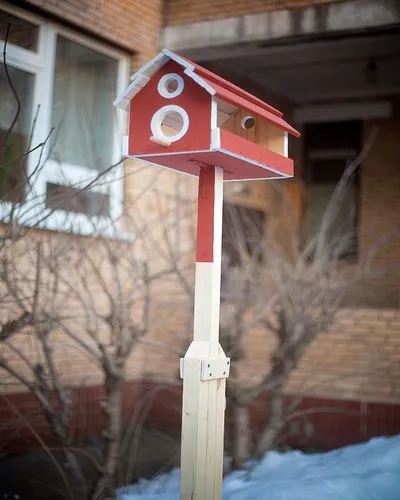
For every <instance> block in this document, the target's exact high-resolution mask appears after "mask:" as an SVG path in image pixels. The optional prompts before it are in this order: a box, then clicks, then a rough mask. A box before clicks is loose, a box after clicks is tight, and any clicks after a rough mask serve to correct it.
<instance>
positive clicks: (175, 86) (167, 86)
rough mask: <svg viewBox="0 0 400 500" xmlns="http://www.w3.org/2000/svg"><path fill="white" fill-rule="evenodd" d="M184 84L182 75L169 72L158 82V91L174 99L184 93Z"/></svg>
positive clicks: (163, 95) (167, 97)
mask: <svg viewBox="0 0 400 500" xmlns="http://www.w3.org/2000/svg"><path fill="white" fill-rule="evenodd" d="M184 86H185V84H184V81H183V78H182V77H181V76H180V75H177V74H176V73H168V74H167V75H164V76H163V77H162V78H161V79H160V81H159V82H158V93H159V94H160V95H161V96H162V97H165V98H166V99H173V98H174V97H177V96H178V95H180V94H181V93H182V91H183V88H184Z"/></svg>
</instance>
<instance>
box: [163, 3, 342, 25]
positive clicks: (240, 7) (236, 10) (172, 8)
mask: <svg viewBox="0 0 400 500" xmlns="http://www.w3.org/2000/svg"><path fill="white" fill-rule="evenodd" d="M335 1H336V2H337V1H342V0H238V1H237V2H232V1H230V0H214V1H213V0H204V1H201V2H200V1H192V0H169V1H168V2H167V8H166V24H167V25H173V24H185V23H193V22H197V21H204V20H209V19H221V18H226V17H236V16H245V15H246V14H257V13H259V12H268V11H271V10H280V9H295V8H301V7H306V6H308V5H316V4H326V3H333V2H335Z"/></svg>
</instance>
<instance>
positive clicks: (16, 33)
mask: <svg viewBox="0 0 400 500" xmlns="http://www.w3.org/2000/svg"><path fill="white" fill-rule="evenodd" d="M9 25H10V30H9V32H8V39H7V42H8V43H10V44H13V45H18V47H22V48H23V49H27V50H33V51H35V52H36V51H37V47H38V38H39V27H38V26H36V25H35V24H32V23H29V22H28V21H25V20H24V19H20V18H19V17H16V16H13V15H11V14H9V13H8V12H4V11H2V10H0V40H5V38H6V33H7V28H8V26H9Z"/></svg>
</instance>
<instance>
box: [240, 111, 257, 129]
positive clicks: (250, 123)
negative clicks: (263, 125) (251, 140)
mask: <svg viewBox="0 0 400 500" xmlns="http://www.w3.org/2000/svg"><path fill="white" fill-rule="evenodd" d="M255 124H256V119H255V118H254V117H253V116H250V115H248V116H245V117H244V118H242V122H241V126H242V128H244V129H245V130H249V129H251V128H253V127H254V125H255Z"/></svg>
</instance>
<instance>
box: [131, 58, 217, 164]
mask: <svg viewBox="0 0 400 500" xmlns="http://www.w3.org/2000/svg"><path fill="white" fill-rule="evenodd" d="M168 73H177V74H179V76H181V77H182V78H183V80H184V85H185V86H184V89H183V92H182V93H181V94H180V95H178V96H177V97H174V98H173V99H167V98H165V97H162V96H161V95H160V94H159V93H158V89H157V86H158V82H159V81H160V78H162V77H163V76H164V75H166V74H168ZM169 105H176V106H180V107H182V108H183V109H184V110H185V111H186V112H187V113H188V115H189V129H188V131H187V133H186V135H184V136H183V137H182V139H180V140H178V141H176V142H174V143H172V144H171V145H170V146H169V147H165V146H161V145H159V144H155V143H153V142H151V141H150V137H151V135H152V133H151V129H150V123H151V119H152V117H153V115H154V113H155V112H156V111H157V110H158V109H160V108H162V107H163V106H169ZM129 116H130V117H129V154H130V155H135V156H137V155H139V154H160V153H163V154H165V153H176V152H179V151H197V150H208V149H210V143H211V96H210V95H209V94H208V93H207V92H206V91H205V90H204V89H203V88H202V87H200V86H199V85H198V84H197V83H195V82H194V81H193V80H192V79H191V78H189V77H188V76H187V75H185V74H184V72H183V71H182V67H181V66H180V65H179V64H177V63H175V62H174V61H170V62H168V63H167V64H166V65H165V66H163V67H162V68H161V69H160V70H159V71H158V72H157V73H156V74H155V75H154V76H153V77H152V78H151V80H150V81H149V82H148V84H147V85H146V86H145V87H144V88H143V89H142V90H141V91H140V92H139V93H138V94H137V95H136V96H135V97H134V98H133V99H132V102H131V106H130V113H129Z"/></svg>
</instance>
